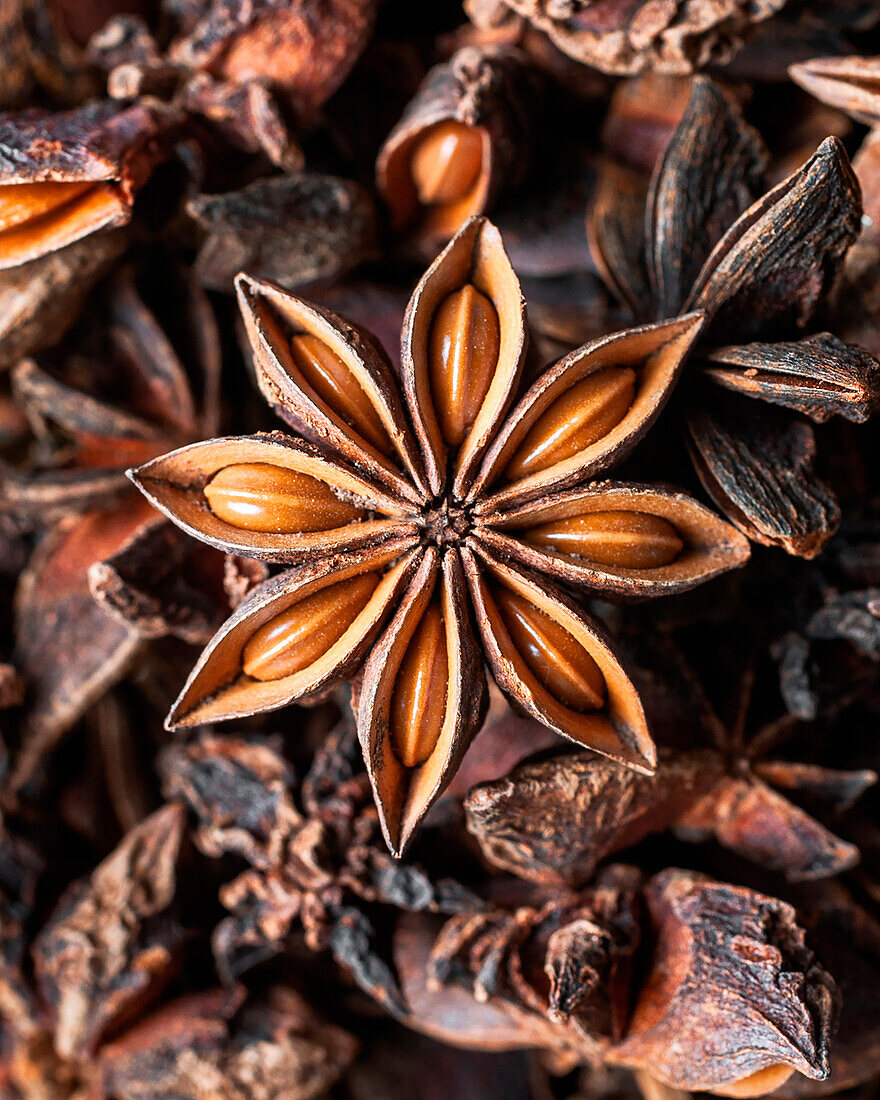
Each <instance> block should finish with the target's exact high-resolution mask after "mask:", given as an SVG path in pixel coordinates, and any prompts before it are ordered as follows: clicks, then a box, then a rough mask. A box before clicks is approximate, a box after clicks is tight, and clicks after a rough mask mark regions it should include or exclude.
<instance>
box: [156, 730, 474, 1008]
mask: <svg viewBox="0 0 880 1100" xmlns="http://www.w3.org/2000/svg"><path fill="white" fill-rule="evenodd" d="M357 755H358V749H357V743H356V739H355V736H354V731H353V729H352V728H351V727H350V725H348V724H343V725H342V726H340V727H339V728H338V729H336V730H334V731H332V732H331V734H330V735H329V736H328V738H327V739H326V741H325V743H324V744H323V745H322V747H321V749H320V751H319V753H318V755H317V756H316V757H315V760H314V763H313V765H312V768H311V770H310V772H309V773H308V775H307V776H306V777H305V780H304V782H303V783H302V784H301V785H299V786H297V784H295V782H294V776H293V772H292V769H291V767H290V765H289V763H288V762H287V761H286V760H285V758H284V757H283V756H282V754H281V753H280V752H279V750H278V748H277V747H276V746H274V745H273V744H271V743H269V744H267V743H265V742H264V743H260V744H257V743H255V742H248V741H245V740H243V739H241V738H236V737H216V736H209V735H204V736H202V737H201V738H200V739H199V740H198V741H197V742H195V743H193V744H191V745H188V746H185V747H180V748H171V749H169V750H168V751H167V752H166V753H165V755H164V757H163V761H162V768H163V772H164V774H165V790H166V793H167V795H168V796H169V797H173V798H176V799H179V800H182V801H183V802H185V804H186V805H187V806H188V807H189V808H190V810H191V811H192V812H193V813H194V814H195V816H196V819H197V822H198V827H197V829H196V831H195V835H194V840H195V843H196V845H197V846H198V847H199V848H200V849H201V850H202V851H203V852H204V853H205V854H206V855H208V856H212V857H214V858H216V857H218V856H221V855H223V854H224V853H234V854H235V855H238V856H241V857H243V858H244V859H245V860H247V862H248V863H249V865H250V867H249V869H248V870H246V871H245V872H243V873H242V874H241V875H239V876H238V877H237V878H236V879H233V880H232V881H231V882H229V883H227V884H226V885H225V886H224V887H223V889H222V891H221V901H222V902H223V904H224V905H225V906H226V908H227V909H229V910H230V916H229V917H228V918H226V919H225V920H224V921H222V922H221V924H220V925H219V926H218V927H217V929H216V932H215V934H214V937H213V947H214V954H215V958H216V961H217V966H218V969H219V971H220V973H221V975H222V976H223V977H224V978H225V979H226V980H227V981H229V982H232V981H234V980H236V979H238V978H239V977H240V976H241V975H242V974H244V973H245V972H246V971H248V970H250V969H252V968H253V967H254V966H255V965H256V964H257V963H259V962H261V961H263V960H265V959H267V958H271V957H272V956H273V955H276V954H278V953H279V952H280V951H282V950H283V949H284V947H285V945H286V944H287V943H288V942H289V940H290V939H291V937H292V936H293V935H294V933H295V932H296V931H297V930H298V929H302V931H303V932H304V934H305V940H306V943H307V945H308V946H309V947H310V948H311V949H312V950H314V951H318V950H327V949H329V950H330V952H331V953H332V954H333V956H334V958H335V959H336V960H337V962H339V963H340V964H342V965H343V966H344V967H345V968H346V969H347V970H348V971H349V972H350V973H351V975H352V976H353V977H354V979H355V980H356V981H357V982H358V983H359V984H360V985H361V986H362V987H363V988H365V989H366V990H367V991H368V992H369V993H370V994H371V996H373V997H375V998H376V999H377V1000H378V1001H379V1002H380V1003H381V1004H383V1005H384V1006H385V1008H386V1009H388V1011H390V1012H392V1013H394V1014H398V1015H399V1014H402V1013H403V1012H404V1011H405V1010H404V1006H403V1003H402V1000H401V994H400V991H399V989H398V986H397V982H396V979H395V977H394V975H393V972H392V970H391V968H390V967H389V965H388V963H387V962H386V961H385V960H384V959H383V958H382V957H381V955H380V953H379V951H378V949H377V947H376V945H375V943H374V939H373V928H372V926H371V924H370V920H369V916H368V906H370V905H373V904H375V903H382V904H383V905H385V906H393V907H396V908H402V909H406V910H411V911H422V910H427V911H429V912H436V913H447V914H448V913H459V912H467V911H473V910H476V909H479V908H481V903H480V901H479V899H478V898H476V897H475V896H474V895H473V894H471V893H470V892H469V891H467V890H465V889H464V888H463V887H461V886H459V885H458V884H457V883H455V882H452V881H449V880H445V879H439V880H437V881H432V879H431V878H430V877H429V876H428V875H427V874H426V873H425V872H424V871H423V870H422V869H421V868H420V867H418V866H417V865H414V864H406V863H401V862H399V861H397V860H394V859H392V857H391V856H389V854H388V853H387V852H386V851H385V850H384V848H383V847H382V839H381V831H380V828H379V821H378V815H377V813H376V810H375V807H374V806H373V805H372V801H371V799H370V788H369V781H368V779H367V777H366V775H365V774H364V773H363V772H362V771H361V772H357V771H356V770H355V767H354V764H355V760H356V757H357ZM358 762H359V761H358ZM257 806H258V807H259V808H260V809H259V812H258V813H257V814H255V807H257Z"/></svg>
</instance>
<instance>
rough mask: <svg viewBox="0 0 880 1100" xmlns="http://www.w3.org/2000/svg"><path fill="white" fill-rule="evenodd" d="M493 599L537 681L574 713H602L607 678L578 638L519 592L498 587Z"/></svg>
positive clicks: (493, 592) (501, 586)
mask: <svg viewBox="0 0 880 1100" xmlns="http://www.w3.org/2000/svg"><path fill="white" fill-rule="evenodd" d="M492 595H493V598H494V600H495V603H496V604H497V606H498V610H499V611H500V612H501V617H502V619H503V620H504V625H505V626H506V627H507V630H508V633H509V634H510V637H511V640H512V641H513V644H514V645H515V646H516V648H517V652H518V653H519V654H520V655H521V656H522V658H523V659H524V660H525V662H526V664H527V665H528V666H529V668H530V669H531V671H532V673H533V674H534V676H535V678H536V679H537V680H538V681H539V682H540V683H541V684H543V686H544V687H545V688H546V689H547V690H548V691H549V692H550V694H551V695H553V696H554V697H555V698H557V699H559V700H560V701H561V702H563V703H565V705H566V706H569V707H571V708H572V709H573V710H578V711H584V710H598V709H599V707H601V706H602V704H603V703H604V701H605V677H604V676H603V675H602V671H601V669H600V668H599V666H598V665H597V664H596V662H595V661H594V660H593V658H592V657H591V656H590V654H589V653H587V651H586V650H585V649H584V647H583V646H582V645H581V643H580V642H579V641H578V640H577V638H575V637H574V636H573V635H572V634H570V633H569V632H568V631H567V630H566V629H565V628H564V627H562V626H560V625H559V623H557V622H555V621H554V620H553V619H551V618H550V616H549V615H547V614H545V613H544V612H543V611H541V610H540V609H539V608H537V607H535V605H534V604H533V603H530V602H529V601H528V600H527V599H525V597H523V596H521V595H520V594H519V593H518V592H513V591H512V590H511V589H509V588H506V587H504V586H503V585H496V586H495V587H494V588H493V591H492Z"/></svg>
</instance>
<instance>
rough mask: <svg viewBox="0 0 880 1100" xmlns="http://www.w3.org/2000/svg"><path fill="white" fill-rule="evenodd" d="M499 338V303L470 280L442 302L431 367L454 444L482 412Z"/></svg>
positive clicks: (438, 405)
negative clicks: (494, 304)
mask: <svg viewBox="0 0 880 1100" xmlns="http://www.w3.org/2000/svg"><path fill="white" fill-rule="evenodd" d="M500 344H501V332H500V328H499V324H498V314H497V313H496V312H495V307H494V306H493V305H492V303H491V302H490V301H489V299H488V298H487V297H486V295H485V294H481V293H480V292H479V290H477V288H476V287H474V286H472V285H471V284H470V283H466V284H465V285H464V286H463V287H462V288H461V289H460V290H455V291H453V293H452V294H449V295H448V296H447V297H446V298H444V299H443V301H442V302H441V303H440V305H439V306H438V308H437V312H436V313H435V314H434V316H433V318H432V320H431V333H430V336H429V338H428V373H429V376H430V379H431V396H432V397H433V399H434V409H435V411H436V413H437V420H438V421H439V424H440V430H441V431H442V433H443V438H444V439H445V440H446V442H447V443H448V444H449V445H450V446H451V447H457V446H459V445H460V444H461V442H462V441H463V440H464V438H465V436H466V435H467V433H468V431H469V430H470V427H471V425H472V424H473V422H474V420H476V418H477V413H478V412H479V411H480V406H481V405H482V404H483V401H484V400H485V398H486V394H487V393H488V392H489V386H490V385H491V384H492V377H493V375H494V374H495V368H496V367H497V365H498V350H499V347H500Z"/></svg>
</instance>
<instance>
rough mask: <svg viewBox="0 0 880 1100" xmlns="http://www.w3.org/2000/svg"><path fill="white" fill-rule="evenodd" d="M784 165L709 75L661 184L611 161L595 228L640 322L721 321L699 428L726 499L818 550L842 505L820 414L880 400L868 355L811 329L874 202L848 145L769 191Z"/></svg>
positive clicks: (697, 440)
mask: <svg viewBox="0 0 880 1100" xmlns="http://www.w3.org/2000/svg"><path fill="white" fill-rule="evenodd" d="M768 159H769V155H768V153H767V150H766V149H765V147H764V144H763V141H762V139H761V137H760V135H758V134H757V132H756V131H754V130H753V129H752V127H751V126H749V125H748V124H747V123H746V122H745V120H744V119H743V117H742V115H741V114H740V112H739V110H738V109H737V108H736V107H734V106H732V105H731V104H730V103H729V102H728V99H727V98H726V97H725V95H724V94H723V93H722V91H721V89H720V88H719V87H718V86H717V85H715V84H714V83H713V82H712V81H711V80H709V79H708V78H707V77H698V78H697V79H695V80H694V83H693V87H692V91H691V96H690V100H689V102H688V106H687V109H686V110H685V112H684V115H683V117H682V119H681V121H680V123H679V125H678V126H677V128H676V130H675V132H674V134H673V135H672V138H671V140H670V141H669V143H668V145H667V147H666V149H665V152H664V153H663V155H662V156H660V157H659V158H658V161H657V164H656V166H655V168H654V172H653V176H652V178H651V180H650V184H649V182H648V180H647V178H645V177H644V176H642V174H641V173H638V172H633V171H631V170H629V169H624V168H622V167H620V166H619V165H616V164H613V163H610V162H609V164H608V165H607V166H606V169H605V171H604V178H603V179H602V181H601V183H600V185H599V187H598V189H597V195H596V200H595V203H594V206H593V210H592V212H591V216H590V219H589V225H588V230H589V235H590V238H591V244H592V250H593V254H594V257H595V259H596V261H597V264H598V265H599V267H600V269H601V271H602V274H603V277H604V278H605V280H606V282H607V283H608V285H609V287H610V289H611V290H612V291H613V292H614V293H615V295H616V296H617V297H619V299H620V300H621V302H623V303H624V305H625V306H626V307H627V308H628V309H629V311H630V312H631V313H632V315H633V317H634V318H635V319H645V318H649V317H652V316H653V317H669V316H672V315H674V314H675V313H676V312H678V311H683V310H693V309H699V310H703V311H704V312H705V314H706V324H705V328H704V330H703V332H702V334H701V337H700V342H699V349H698V351H697V352H696V355H695V359H697V360H699V365H700V368H701V369H700V370H699V371H695V372H694V380H693V384H692V385H691V386H690V387H689V389H690V392H689V393H688V395H687V428H688V434H689V436H690V445H691V452H692V456H693V462H694V466H695V468H696V471H697V473H698V474H699V477H700V480H701V481H702V483H703V485H704V487H705V489H706V491H707V492H708V493H709V495H710V496H711V497H712V500H713V501H714V502H715V504H716V505H717V506H718V508H720V509H721V510H722V511H723V512H724V513H725V514H726V515H727V517H728V518H729V519H730V520H731V522H732V523H734V524H735V525H736V526H737V527H739V528H740V530H741V531H743V532H744V533H745V534H746V535H748V537H749V538H751V539H754V540H756V541H758V542H761V543H765V544H767V545H776V546H781V547H783V548H784V549H786V550H787V551H788V552H789V553H792V554H799V555H801V556H804V557H813V556H814V555H815V554H817V553H818V552H819V550H821V548H822V546H823V545H824V544H825V542H826V541H827V540H828V538H830V537H831V535H832V534H833V533H834V531H835V529H836V527H837V525H838V523H839V522H840V509H839V507H838V504H837V500H836V499H835V496H834V494H833V493H832V492H831V490H830V489H829V488H828V487H827V486H826V485H825V484H823V483H822V482H821V481H819V480H818V479H817V478H816V477H815V476H814V474H813V470H812V467H813V460H814V457H815V451H816V442H815V438H814V434H813V431H812V428H811V426H810V425H809V423H808V422H807V421H806V420H805V419H804V418H805V417H808V418H809V419H811V420H813V421H816V422H819V423H822V422H824V421H825V420H827V419H829V418H830V417H832V416H842V417H845V418H847V419H849V420H852V421H855V422H859V423H860V422H863V421H865V420H866V419H867V418H868V417H869V416H870V415H871V413H872V412H873V411H874V409H875V408H876V406H877V399H878V392H880V391H878V384H880V370H878V364H877V361H876V360H875V359H874V357H873V356H872V355H870V354H869V353H868V352H867V351H866V350H865V349H864V348H862V347H859V346H857V345H854V344H846V343H844V342H843V341H842V340H840V339H838V338H837V337H836V336H834V335H832V334H831V333H828V332H818V333H813V334H811V335H806V336H804V335H803V334H804V331H805V330H806V329H807V328H808V326H810V325H811V324H812V323H813V321H814V317H815V315H816V313H817V310H818V307H819V306H820V304H821V302H822V300H823V297H824V296H825V294H826V292H827V291H828V289H829V288H830V286H831V284H832V281H833V279H834V277H835V275H836V274H837V272H838V271H839V269H840V267H841V264H842V262H843V260H844V258H845V256H846V253H847V250H848V249H849V247H850V245H852V243H853V242H854V241H855V239H856V236H857V234H858V232H859V227H860V219H861V213H862V208H861V198H860V191H859V184H858V180H857V179H856V177H855V175H854V173H853V171H852V167H851V165H850V163H849V160H848V158H847V155H846V152H845V150H844V148H843V146H842V144H841V143H840V141H839V140H838V139H837V138H833V137H831V138H827V139H826V140H825V141H823V142H822V144H821V145H820V146H819V148H818V149H817V150H816V152H815V153H814V155H813V156H812V157H811V158H810V159H809V160H808V161H807V162H806V164H804V165H803V166H802V167H801V168H800V169H799V170H798V171H796V172H794V173H793V174H792V175H791V176H789V177H788V178H787V179H785V180H784V181H783V182H781V183H779V184H778V185H777V186H776V187H774V188H772V189H771V190H769V191H767V192H766V194H765V193H764V191H765V187H766V183H765V175H764V170H765V167H766V164H767V161H768ZM755 398H758V399H760V401H762V402H767V403H769V404H770V405H773V406H776V408H773V409H767V408H762V407H761V406H760V405H758V404H757V402H756V401H755V400H752V399H755Z"/></svg>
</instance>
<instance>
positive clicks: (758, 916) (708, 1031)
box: [395, 866, 840, 1097]
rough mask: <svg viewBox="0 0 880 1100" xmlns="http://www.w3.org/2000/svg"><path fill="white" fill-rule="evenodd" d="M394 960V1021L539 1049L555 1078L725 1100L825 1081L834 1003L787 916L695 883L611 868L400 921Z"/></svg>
mask: <svg viewBox="0 0 880 1100" xmlns="http://www.w3.org/2000/svg"><path fill="white" fill-rule="evenodd" d="M643 903H646V905H644V904H643ZM645 908H646V909H647V912H645V911H644V909H645ZM640 945H642V947H643V959H642V962H643V967H634V966H633V965H632V960H633V953H634V952H635V950H636V949H637V948H638V947H639V946H640ZM395 960H396V963H397V967H398V971H399V972H400V974H401V982H402V986H403V989H404V992H405V994H406V996H407V1000H408V1003H409V1005H410V1006H411V1014H410V1017H409V1018H408V1020H407V1022H408V1023H410V1025H411V1026H413V1027H415V1028H417V1029H419V1030H424V1031H425V1032H427V1033H428V1034H430V1035H434V1036H439V1037H441V1038H443V1039H445V1040H446V1041H448V1042H453V1043H455V1044H457V1045H460V1046H470V1045H474V1046H477V1047H482V1048H485V1047H500V1048H502V1049H510V1048H516V1047H534V1046H540V1047H547V1048H549V1049H551V1050H553V1051H554V1052H555V1053H556V1055H557V1057H559V1056H562V1057H563V1058H567V1059H568V1061H567V1063H566V1062H563V1063H562V1066H563V1068H564V1069H568V1068H571V1065H572V1063H575V1064H576V1063H577V1062H584V1061H587V1062H593V1063H595V1062H597V1061H599V1060H604V1061H605V1062H606V1063H610V1064H617V1065H625V1066H629V1067H631V1068H633V1069H636V1070H646V1071H647V1072H648V1073H650V1074H651V1075H652V1076H654V1077H656V1078H658V1079H659V1080H660V1081H662V1082H664V1083H665V1084H667V1085H669V1086H671V1087H672V1088H676V1089H695V1090H701V1091H702V1090H709V1091H711V1092H714V1093H718V1094H720V1095H724V1096H740V1097H748V1096H761V1095H763V1094H764V1093H765V1092H767V1091H768V1089H770V1090H772V1089H773V1088H775V1087H778V1086H779V1085H780V1084H782V1083H783V1082H785V1081H787V1080H789V1079H792V1080H793V1081H796V1082H797V1083H798V1085H804V1086H809V1085H810V1083H811V1082H813V1081H819V1082H821V1081H823V1080H824V1079H825V1078H827V1077H828V1073H829V1061H828V1059H829V1047H830V1043H831V1039H832V1037H833V1034H834V1029H835V1026H836V1018H837V1013H838V1011H839V1003H840V997H839V993H838V990H837V987H836V986H835V983H834V981H833V979H832V978H831V977H830V975H829V974H828V973H827V971H826V970H824V968H823V967H822V966H821V964H820V963H819V962H818V961H817V959H816V957H815V955H814V954H813V951H812V950H811V948H810V947H809V946H807V944H806V943H805V935H804V931H803V929H802V928H801V927H800V925H799V923H798V922H797V920H796V916H795V912H794V909H793V908H792V907H791V906H790V905H788V904H786V903H785V902H783V901H780V900H779V899H777V898H773V897H769V896H767V895H765V894H761V893H758V892H757V891H755V890H749V889H746V888H744V887H740V886H733V885H729V884H727V883H722V882H716V881H714V880H712V879H709V878H707V877H706V876H704V875H698V874H694V873H693V872H689V871H684V870H678V869H668V870H666V871H663V872H661V873H660V874H657V875H654V876H653V877H651V878H650V879H648V880H647V881H646V882H644V883H642V882H641V876H640V874H639V872H638V871H636V870H635V869H634V868H631V867H623V866H611V867H609V868H607V869H606V870H605V872H603V875H602V876H601V877H600V879H599V880H598V881H597V882H596V883H595V885H594V886H592V887H590V888H588V889H586V890H582V891H581V892H579V893H576V894H575V893H564V892H563V893H560V892H555V893H554V894H553V895H551V896H550V897H549V898H546V899H542V898H541V895H540V893H539V894H537V895H535V894H532V895H531V896H529V895H526V897H525V898H520V900H519V903H518V904H516V903H515V904H511V903H510V902H509V901H508V903H507V904H506V905H505V904H501V905H499V906H498V907H497V908H495V909H490V910H488V911H487V912H485V913H480V914H475V915H472V916H459V917H452V918H451V919H449V920H448V921H447V922H446V923H445V925H443V926H442V927H441V928H438V927H437V924H436V920H434V921H432V919H431V918H430V917H429V916H426V915H424V914H413V915H402V916H401V917H400V919H399V921H398V928H397V931H396V933H395ZM719 1013H720V1014H722V1015H723V1017H724V1019H725V1020H726V1021H729V1022H730V1026H729V1027H728V1028H726V1029H725V1031H724V1037H725V1038H724V1041H723V1042H721V1041H718V1024H717V1020H716V1016H717V1015H718V1014H719ZM820 1087H821V1086H820Z"/></svg>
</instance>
